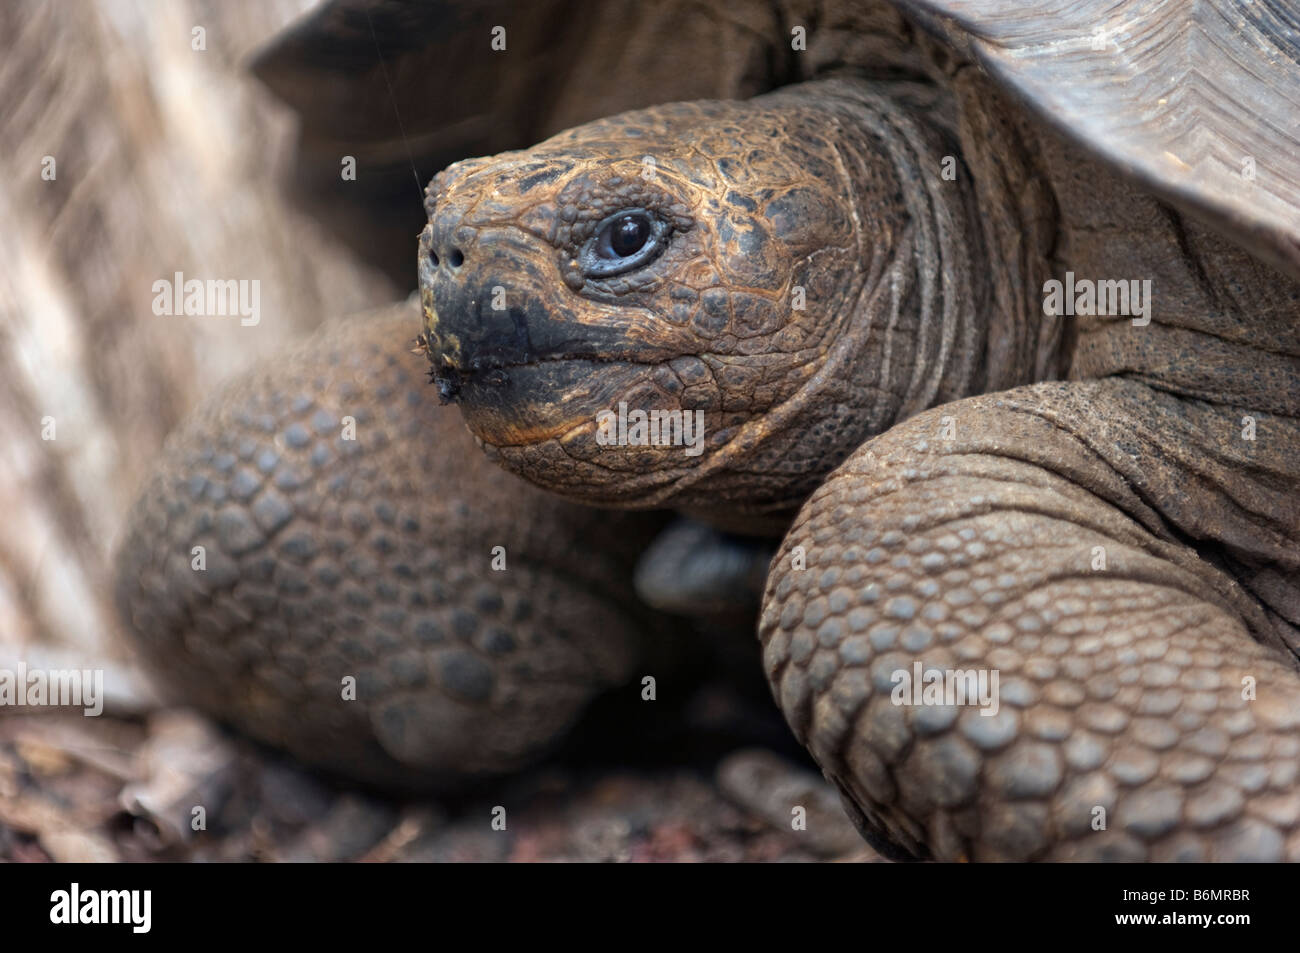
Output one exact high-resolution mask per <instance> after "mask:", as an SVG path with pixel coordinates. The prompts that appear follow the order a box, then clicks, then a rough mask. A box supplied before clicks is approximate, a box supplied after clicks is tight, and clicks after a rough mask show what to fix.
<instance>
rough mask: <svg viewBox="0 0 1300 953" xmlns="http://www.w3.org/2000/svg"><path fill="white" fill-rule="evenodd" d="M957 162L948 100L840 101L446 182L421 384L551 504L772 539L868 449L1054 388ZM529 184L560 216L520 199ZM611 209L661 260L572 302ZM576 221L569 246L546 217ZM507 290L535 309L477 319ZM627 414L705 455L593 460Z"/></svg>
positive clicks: (425, 276) (427, 278) (981, 197)
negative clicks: (456, 255) (661, 245)
mask: <svg viewBox="0 0 1300 953" xmlns="http://www.w3.org/2000/svg"><path fill="white" fill-rule="evenodd" d="M959 137H960V134H959V132H958V131H957V123H956V120H955V105H954V102H953V99H952V96H951V94H950V93H949V92H947V91H946V90H945V89H943V88H941V87H940V86H938V85H933V84H929V83H924V82H911V81H907V82H901V81H900V82H869V81H863V80H860V79H855V78H851V77H836V78H829V79H825V80H820V81H816V82H810V83H805V84H801V85H797V86H793V87H787V88H785V89H782V90H778V91H777V92H774V93H770V94H767V95H764V96H759V97H756V98H755V99H752V100H749V101H747V102H724V103H707V102H706V103H698V104H695V103H691V104H670V105H668V106H664V107H657V108H656V109H651V110H646V111H644V112H642V113H628V114H623V115H621V116H617V117H612V118H611V119H608V120H602V121H600V122H597V123H593V124H590V125H589V126H584V127H579V128H578V129H576V130H572V131H570V132H568V133H564V134H561V135H560V136H557V137H555V138H554V139H552V140H548V141H547V142H544V143H541V144H539V145H538V146H536V147H534V148H533V149H531V150H527V151H525V152H522V153H507V154H503V155H502V156H498V157H494V158H493V159H491V160H471V161H469V162H466V163H458V164H457V165H455V166H452V167H450V168H449V169H448V170H447V171H446V172H444V173H442V174H441V175H440V176H439V177H438V178H437V179H435V180H434V183H433V184H432V185H431V186H430V190H429V200H428V204H429V208H430V220H431V224H430V228H429V229H426V234H425V236H423V238H422V254H421V285H422V297H423V301H424V308H425V315H426V319H425V338H424V340H425V341H426V344H427V347H428V351H429V356H430V359H431V361H432V362H433V373H434V377H435V379H436V380H437V381H438V383H439V386H440V387H441V388H442V389H443V392H444V394H445V395H447V396H450V397H451V398H452V399H455V400H456V401H457V402H458V403H460V405H461V407H462V410H463V412H464V415H465V419H466V422H467V424H468V425H469V427H470V429H471V431H473V432H474V433H475V435H476V436H477V437H478V438H479V439H480V441H481V443H482V445H483V446H484V449H485V450H486V451H487V452H488V454H489V456H491V457H493V458H494V459H496V460H497V462H499V463H500V464H502V465H503V466H505V467H506V468H507V469H509V470H512V471H513V472H516V473H518V474H520V475H521V476H523V477H525V478H526V479H529V480H530V481H532V482H534V483H537V484H538V485H540V486H543V487H545V488H547V489H550V490H553V491H555V492H558V493H560V494H562V495H564V496H567V497H569V498H572V499H575V500H578V501H581V502H585V503H590V504H594V505H605V506H616V507H635V508H658V507H673V508H676V509H679V510H682V511H685V512H687V513H689V514H691V515H693V516H697V517H700V518H703V519H706V520H707V521H709V522H711V523H713V524H714V525H718V526H720V527H722V528H730V529H743V530H744V531H747V532H751V533H752V532H755V531H756V530H767V531H779V530H780V528H781V526H782V525H783V523H784V522H785V521H786V520H787V519H788V517H789V515H790V514H791V513H792V512H793V510H794V509H795V508H796V507H797V506H798V505H799V504H800V503H801V502H802V501H803V500H804V499H805V498H806V497H807V495H808V494H809V493H810V492H811V491H812V490H813V489H814V488H815V487H816V486H817V485H819V484H820V483H821V482H822V480H823V479H824V477H825V475H826V474H827V473H828V472H829V471H830V470H831V469H832V468H833V467H835V466H836V465H837V464H839V463H840V462H841V461H842V460H843V459H844V458H845V457H846V456H847V455H848V454H849V453H851V452H852V451H853V450H854V449H856V448H857V447H858V446H859V445H860V444H861V443H862V442H863V441H865V440H866V439H868V438H870V437H871V436H874V435H876V434H878V433H881V432H883V431H884V430H886V429H888V428H889V427H891V426H893V425H894V424H896V423H898V422H899V421H901V420H904V419H906V418H907V417H909V416H911V415H913V414H916V413H918V412H919V411H921V410H924V409H926V408H928V407H932V406H935V405H937V404H941V403H945V402H947V401H951V400H954V399H957V398H960V397H963V396H967V395H971V394H978V393H983V392H986V391H988V390H994V389H1002V388H1006V387H1010V386H1014V385H1015V384H1019V383H1023V382H1027V381H1030V380H1035V379H1039V378H1040V377H1041V376H1042V375H1043V374H1044V373H1047V371H1045V369H1044V364H1043V362H1042V361H1039V362H1037V363H1036V362H1035V361H1034V360H1033V359H1026V358H1025V355H1026V354H1029V355H1033V354H1034V353H1036V352H1039V351H1044V350H1047V351H1053V352H1054V351H1055V345H1054V344H1052V345H1051V346H1045V345H1044V344H1043V342H1042V341H1040V340H1039V337H1040V333H1041V330H1042V322H1041V320H1040V315H1036V314H1034V313H1033V310H1032V309H1031V308H1030V307H1028V306H1025V302H1026V301H1028V300H1030V298H1031V297H1032V296H1030V295H1028V293H1027V292H1026V290H1025V289H1024V288H1019V287H1010V286H1011V285H1014V280H1012V279H1011V278H1008V277H1007V275H1006V274H1005V273H1004V271H1003V270H999V269H997V268H995V267H994V265H993V263H992V261H991V257H992V255H993V254H994V248H995V246H996V243H997V240H998V236H997V235H995V234H992V233H990V231H989V227H988V225H987V223H986V222H985V221H984V220H985V218H987V207H982V206H981V201H983V202H985V203H987V202H990V201H1001V200H1002V196H1001V194H1000V193H997V192H996V190H989V189H982V188H981V186H980V183H978V182H977V181H975V180H974V179H973V172H972V169H971V168H970V167H968V165H967V163H966V162H965V160H964V158H963V154H962V149H961V146H960V145H959ZM629 141H632V142H633V143H634V145H633V146H632V147H628V145H627V143H628V142H629ZM619 150H625V151H626V152H627V155H626V156H624V155H614V156H610V155H609V153H610V152H611V151H614V152H618V151H619ZM647 152H648V153H650V154H652V155H655V156H658V157H659V164H658V176H659V178H658V179H657V181H656V182H655V183H653V184H652V185H648V186H644V187H641V186H638V191H636V193H635V199H634V200H632V199H627V200H620V199H619V198H618V197H617V196H615V197H614V198H608V197H607V196H606V194H605V192H602V191H601V190H602V189H607V188H608V187H607V186H606V185H605V183H604V181H603V180H602V179H601V176H602V175H608V174H609V173H611V172H618V173H619V177H618V178H613V179H611V180H610V181H612V182H614V183H616V184H617V188H619V189H627V185H626V182H627V179H628V178H629V176H628V174H627V172H632V171H635V170H636V168H637V167H636V166H635V165H631V164H630V163H631V162H632V160H634V159H635V160H638V161H639V160H640V159H641V157H642V153H647ZM575 155H577V156H579V157H580V158H579V161H577V162H575V161H573V157H574V156H575ZM593 157H596V158H593ZM619 163H626V164H627V171H624V170H623V166H622V165H620V164H619ZM980 168H987V169H988V170H989V171H988V176H989V178H990V179H997V178H998V176H1000V175H1001V174H1002V173H1001V171H1000V170H999V169H997V168H996V167H995V164H988V165H986V166H981V167H980ZM975 171H976V172H979V169H976V170H975ZM524 178H528V179H529V180H534V179H535V180H537V181H545V183H546V185H545V186H544V187H545V188H548V189H551V190H552V194H553V195H554V198H553V199H547V198H538V197H537V195H538V191H539V190H537V189H533V186H531V185H530V186H529V188H530V189H533V191H531V192H530V193H529V194H528V195H527V197H526V199H525V197H524V196H523V194H522V193H519V194H518V195H516V194H515V192H516V191H517V190H518V188H519V187H518V185H517V183H518V182H519V181H522V180H523V179H524ZM512 190H514V191H512ZM657 190H662V191H663V192H664V193H665V194H666V197H659V196H658V192H657ZM575 196H577V198H575ZM548 201H549V202H550V204H549V205H548V204H547V203H548ZM619 201H625V202H633V203H634V204H637V203H639V204H646V205H651V204H653V203H655V202H659V203H660V204H662V205H663V206H664V207H665V208H670V209H671V215H672V223H673V224H672V228H673V229H674V236H673V242H674V244H671V245H670V246H669V251H667V252H665V253H664V255H663V260H661V261H659V262H656V263H655V264H654V265H653V266H651V267H650V268H649V269H647V270H646V272H645V273H644V274H638V275H637V276H635V278H634V279H630V280H629V279H622V278H621V279H619V280H617V281H599V280H593V279H587V280H585V281H584V279H583V277H582V276H581V274H579V273H578V271H577V270H576V269H577V254H576V252H575V249H576V248H577V247H578V242H579V241H580V240H581V239H582V236H583V234H585V233H583V232H582V225H583V218H582V216H583V214H584V213H583V212H582V210H581V206H582V204H583V203H584V202H585V203H587V204H588V205H595V206H596V207H597V209H598V210H600V212H601V213H602V214H603V212H604V211H609V210H611V209H616V208H618V207H619ZM575 203H577V204H578V206H579V211H578V221H577V222H575V223H574V224H572V225H569V224H567V223H568V222H569V221H571V220H572V216H571V214H570V216H569V217H567V218H566V216H565V215H564V214H560V215H557V214H556V213H555V211H553V209H556V208H558V209H560V210H566V209H567V208H572V207H573V206H574V204H575ZM670 203H671V204H670ZM521 207H522V208H525V210H524V211H523V212H520V211H518V209H519V208H521ZM512 216H513V218H512ZM589 217H591V218H598V217H599V214H597V213H592V214H591V215H590V216H589ZM1002 218H1003V219H1007V218H1014V215H1012V216H1002ZM556 219H559V220H560V224H558V225H557V224H556ZM453 239H454V241H455V242H456V243H458V244H459V245H460V246H463V252H462V254H463V256H464V260H465V261H466V262H467V263H470V265H472V267H470V266H469V265H467V267H465V268H464V269H463V270H460V271H459V273H456V274H453V273H452V272H451V271H450V270H449V269H448V268H447V267H446V265H445V264H444V265H436V264H431V263H430V262H431V261H432V260H433V259H435V258H436V257H437V256H436V255H435V254H431V252H435V251H436V250H437V249H439V248H441V249H443V250H444V254H446V248H448V247H450V243H451V242H452V241H453ZM557 252H558V254H556V253H557ZM997 252H998V253H1000V252H1001V249H1000V248H998V249H997ZM556 263H558V264H559V271H558V272H556V271H555V270H554V269H555V264H556ZM1032 272H1033V269H1028V273H1031V274H1032ZM502 276H505V277H502ZM510 282H513V283H514V285H515V286H517V285H518V284H520V283H527V284H528V287H527V288H526V289H524V292H523V293H522V294H521V295H520V298H521V299H523V300H524V302H525V303H523V304H520V305H519V306H518V307H515V306H514V305H513V304H510V307H509V308H508V309H506V310H504V311H499V312H491V311H489V310H487V309H486V306H485V304H484V301H485V300H486V299H487V296H488V290H489V289H492V288H501V287H511V285H510V284H509V283H510ZM995 284H996V285H997V287H995ZM1008 295H1010V296H1011V297H1012V298H1014V299H1015V300H1016V301H1017V302H1018V305H1017V306H1016V307H1010V308H1008V307H1007V306H1006V303H1007V300H1008ZM505 297H508V295H507V296H505ZM493 327H496V328H498V329H499V330H497V331H491V328H493ZM549 342H558V343H555V344H553V345H552V344H551V343H549ZM1049 343H1050V342H1049ZM620 402H624V403H625V404H626V406H627V407H628V408H631V409H637V408H646V409H650V408H663V409H668V410H674V409H680V410H682V411H684V412H687V413H694V412H695V411H697V410H698V411H701V412H702V413H703V415H704V432H705V439H704V446H703V447H702V448H700V449H699V450H698V452H697V453H695V454H693V455H690V454H686V453H684V452H683V447H681V446H671V447H669V446H664V447H644V446H643V447H609V446H597V440H596V435H597V426H596V423H595V417H596V414H597V413H598V412H599V411H600V410H601V409H602V408H605V409H608V410H615V409H616V408H617V407H618V406H619V403H620ZM936 436H937V435H936Z"/></svg>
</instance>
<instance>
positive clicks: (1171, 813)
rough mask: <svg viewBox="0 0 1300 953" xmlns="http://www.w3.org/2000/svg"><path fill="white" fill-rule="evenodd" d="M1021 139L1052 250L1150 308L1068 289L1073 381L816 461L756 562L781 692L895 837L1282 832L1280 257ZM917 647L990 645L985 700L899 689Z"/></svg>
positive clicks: (1297, 726)
mask: <svg viewBox="0 0 1300 953" xmlns="http://www.w3.org/2000/svg"><path fill="white" fill-rule="evenodd" d="M1034 148H1035V151H1036V154H1037V155H1038V156H1039V157H1040V159H1041V161H1042V162H1043V163H1044V164H1045V165H1046V166H1047V167H1048V168H1050V169H1051V171H1052V178H1051V184H1052V186H1053V193H1054V201H1055V204H1056V205H1057V208H1058V209H1059V215H1060V218H1059V222H1060V226H1059V227H1060V233H1059V235H1058V236H1057V240H1056V242H1055V243H1054V250H1053V259H1054V261H1053V266H1054V268H1055V270H1056V273H1057V274H1058V275H1060V274H1062V273H1063V272H1064V271H1065V270H1066V269H1070V270H1073V271H1075V272H1076V274H1077V275H1078V277H1080V278H1093V279H1101V278H1114V279H1139V280H1140V279H1150V280H1151V281H1152V283H1153V289H1154V290H1153V293H1152V298H1151V302H1150V303H1151V309H1150V323H1149V324H1144V325H1135V324H1134V323H1133V319H1132V318H1130V317H1129V316H1127V315H1121V316H1095V315H1080V316H1077V317H1076V318H1075V320H1074V322H1073V323H1074V324H1075V328H1074V330H1073V332H1072V336H1073V337H1075V340H1076V342H1077V343H1076V347H1075V350H1074V352H1073V354H1072V366H1071V377H1072V378H1073V379H1072V380H1070V381H1067V382H1055V383H1041V384H1035V385H1032V386H1028V387H1021V388H1017V389H1013V390H1011V391H1008V392H1004V393H1000V394H990V395H987V396H981V397H974V398H970V399H966V400H961V401H957V402H954V403H951V404H947V405H944V406H942V407H938V408H935V409H933V410H930V411H927V412H926V413H924V414H921V415H918V416H917V417H914V418H912V419H911V420H908V421H906V422H904V423H903V424H901V425H899V426H896V427H894V428H893V429H891V430H890V431H889V432H888V433H886V434H883V435H882V436H880V437H877V438H875V439H873V440H871V441H868V442H867V443H866V444H865V445H864V446H863V447H862V448H860V449H859V450H858V451H857V452H855V453H854V455H853V456H852V457H850V458H849V460H848V461H847V462H846V463H845V464H844V465H843V466H842V467H840V468H839V469H838V470H836V471H835V472H834V473H833V474H832V475H831V476H830V478H829V479H828V480H827V481H826V483H825V485H823V486H822V487H821V488H819V489H818V490H817V491H816V492H815V493H814V494H813V495H812V497H811V498H810V499H809V501H808V502H807V503H806V504H805V506H804V508H803V509H802V510H801V512H800V514H799V516H798V517H797V518H796V520H795V522H794V525H793V526H792V528H791V530H790V533H789V534H788V535H787V537H786V539H785V541H784V543H783V546H782V550H781V552H780V553H778V556H777V558H776V559H775V560H774V562H773V568H772V572H771V575H770V576H769V579H768V587H767V592H766V595H765V605H764V612H763V617H762V621H761V623H760V639H761V641H762V642H763V646H764V663H765V668H766V670H767V672H768V676H769V679H770V681H771V682H772V686H773V691H774V693H775V694H776V697H777V698H778V701H779V702H780V704H781V706H782V708H783V710H784V711H785V712H786V715H787V718H788V719H789V721H790V723H791V725H792V726H793V727H794V729H795V731H796V734H797V735H798V736H799V737H800V738H801V740H803V741H805V743H807V744H808V746H809V748H810V750H811V751H812V753H813V754H814V756H815V757H816V758H817V759H818V761H819V763H820V764H821V765H822V767H823V769H824V770H825V772H826V773H827V775H828V777H830V778H831V779H832V780H833V781H834V782H835V783H836V784H837V785H838V786H839V787H840V788H841V790H842V791H843V792H844V794H845V796H846V799H847V801H848V803H849V804H850V805H851V806H850V813H851V814H853V815H854V816H855V820H856V821H857V822H858V824H859V827H860V829H861V830H863V832H864V834H866V835H867V836H868V837H869V839H872V840H873V841H874V842H876V843H878V844H880V845H882V847H883V848H884V849H886V850H892V851H895V852H896V853H897V854H898V855H900V856H910V857H935V858H939V859H948V860H953V859H972V860H1013V859H1014V860H1293V861H1294V860H1300V677H1298V675H1297V673H1298V670H1300V663H1298V662H1297V649H1298V648H1300V494H1298V493H1297V487H1298V486H1300V422H1298V421H1297V413H1298V411H1300V401H1298V399H1297V398H1298V395H1300V323H1297V321H1296V317H1297V312H1298V311H1300V286H1297V284H1296V282H1295V281H1293V280H1292V279H1290V278H1288V277H1285V276H1283V275H1281V274H1279V273H1277V272H1275V271H1273V270H1272V269H1271V268H1269V267H1268V266H1266V265H1264V264H1262V263H1261V262H1260V261H1258V260H1257V259H1255V258H1253V257H1251V256H1250V255H1248V254H1247V253H1246V252H1244V251H1243V250H1241V249H1240V248H1238V247H1237V246H1235V245H1234V244H1232V243H1231V242H1229V241H1227V240H1226V239H1224V238H1222V237H1220V236H1218V235H1216V234H1214V233H1212V232H1210V231H1209V230H1208V229H1207V228H1206V227H1204V226H1202V225H1200V224H1199V223H1198V222H1196V221H1195V220H1194V219H1190V218H1185V217H1183V216H1181V215H1180V214H1179V213H1177V212H1175V211H1173V210H1172V209H1169V208H1168V207H1167V206H1164V205H1162V204H1161V203H1159V202H1157V201H1156V200H1154V199H1152V198H1150V197H1149V196H1147V195H1145V194H1144V193H1143V192H1142V191H1141V190H1139V189H1137V188H1135V187H1133V186H1131V185H1130V184H1128V183H1126V182H1125V181H1123V180H1122V179H1120V178H1118V177H1117V176H1115V175H1114V174H1113V173H1111V172H1109V171H1108V170H1106V169H1104V168H1102V167H1100V166H1099V165H1098V164H1096V163H1094V162H1090V161H1088V160H1086V159H1084V158H1082V157H1081V156H1080V155H1079V153H1078V150H1077V149H1074V148H1072V147H1070V146H1068V145H1067V144H1065V143H1063V142H1062V141H1061V140H1060V139H1059V138H1058V137H1057V136H1055V135H1052V134H1049V133H1046V132H1043V133H1042V134H1041V138H1040V140H1039V142H1038V143H1037V144H1036V146H1035V147H1034ZM1044 320H1052V318H1050V317H1045V318H1044ZM1088 378H1095V379H1088ZM797 546H798V547H803V549H802V553H803V555H804V558H805V559H806V568H805V569H802V570H797V569H795V568H794V566H793V563H792V556H793V555H794V552H795V550H794V547H797ZM916 662H921V663H922V664H923V665H924V666H925V667H926V668H927V669H931V668H933V669H936V670H940V671H953V670H962V671H975V672H981V671H982V672H984V673H986V674H987V673H991V672H993V671H997V672H998V673H999V678H1000V684H1001V692H1000V700H1001V709H1000V711H999V713H998V715H996V716H984V715H982V714H980V711H979V706H978V704H974V705H966V706H960V705H928V706H924V705H923V706H908V705H897V704H894V701H893V699H892V698H891V692H892V690H893V688H894V685H895V683H894V681H892V680H891V679H892V678H893V676H894V673H896V672H911V671H912V670H913V669H912V666H913V664H914V663H916ZM1099 817H1100V818H1101V821H1100V822H1099V821H1098V818H1099ZM1101 823H1104V826H1100V824H1101Z"/></svg>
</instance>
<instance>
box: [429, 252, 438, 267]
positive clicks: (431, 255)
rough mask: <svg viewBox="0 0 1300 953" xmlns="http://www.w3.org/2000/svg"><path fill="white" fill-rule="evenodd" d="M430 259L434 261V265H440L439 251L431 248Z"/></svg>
mask: <svg viewBox="0 0 1300 953" xmlns="http://www.w3.org/2000/svg"><path fill="white" fill-rule="evenodd" d="M429 261H431V262H433V267H435V268H437V267H438V253H437V252H436V251H434V250H433V249H429Z"/></svg>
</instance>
